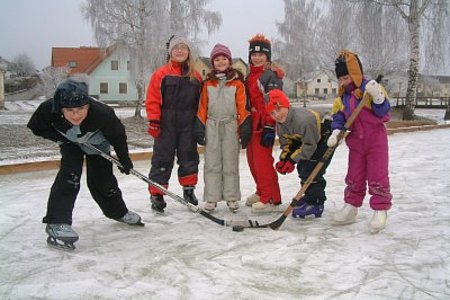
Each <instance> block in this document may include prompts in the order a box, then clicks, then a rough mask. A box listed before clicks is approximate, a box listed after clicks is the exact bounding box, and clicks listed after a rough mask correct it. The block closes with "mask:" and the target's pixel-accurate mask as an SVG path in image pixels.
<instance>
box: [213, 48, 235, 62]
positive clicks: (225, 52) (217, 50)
mask: <svg viewBox="0 0 450 300" xmlns="http://www.w3.org/2000/svg"><path fill="white" fill-rule="evenodd" d="M220 55H223V56H225V57H226V58H228V60H229V61H230V64H231V63H232V58H231V51H230V49H229V48H228V47H227V46H225V45H222V44H216V45H215V46H214V48H213V49H212V51H211V55H210V57H211V64H212V65H214V59H215V58H216V57H217V56H220Z"/></svg>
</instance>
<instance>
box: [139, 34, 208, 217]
mask: <svg viewBox="0 0 450 300" xmlns="http://www.w3.org/2000/svg"><path fill="white" fill-rule="evenodd" d="M167 46H168V47H167V48H168V49H167V50H168V55H169V57H168V62H167V64H165V65H164V66H162V67H160V68H159V69H157V70H156V71H155V73H153V75H152V77H151V79H150V83H149V86H148V90H147V98H146V100H145V105H146V110H147V118H148V120H149V129H148V133H149V134H150V135H151V136H152V137H153V138H154V140H155V142H154V144H153V156H152V166H151V169H150V174H149V178H150V179H151V180H153V181H155V182H156V183H158V184H160V185H162V186H164V187H166V188H167V187H168V185H169V179H170V175H171V173H172V168H173V163H174V158H175V155H176V156H177V163H178V164H179V168H178V181H179V183H180V185H182V186H183V197H184V199H185V200H186V201H189V202H190V203H192V204H194V205H197V204H198V200H197V198H196V197H195V194H194V187H195V185H196V184H197V180H198V178H197V175H198V164H199V156H198V152H197V143H196V141H195V140H194V137H193V124H194V119H195V116H196V114H197V109H198V103H199V98H200V91H201V81H202V79H201V76H200V74H198V72H196V71H194V62H193V58H192V54H191V50H190V47H189V42H188V41H187V40H186V39H185V38H183V37H181V36H172V37H171V38H170V40H169V43H168V44H167ZM149 191H150V194H151V197H150V199H151V202H152V209H154V210H155V211H157V212H163V211H164V208H165V207H166V202H165V201H164V198H163V193H162V192H161V191H159V190H158V189H156V188H154V187H153V186H149Z"/></svg>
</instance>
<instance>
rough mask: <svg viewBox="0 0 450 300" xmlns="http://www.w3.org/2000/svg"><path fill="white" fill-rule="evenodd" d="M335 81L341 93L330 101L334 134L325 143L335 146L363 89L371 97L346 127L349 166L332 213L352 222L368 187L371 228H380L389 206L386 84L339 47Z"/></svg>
mask: <svg viewBox="0 0 450 300" xmlns="http://www.w3.org/2000/svg"><path fill="white" fill-rule="evenodd" d="M335 67H336V68H335V70H336V77H337V78H338V80H339V85H340V88H339V97H338V98H337V99H336V100H335V101H334V103H333V122H332V124H331V129H332V130H333V133H332V135H331V137H330V138H329V140H328V146H334V145H335V144H336V142H337V135H338V134H339V132H340V131H341V130H345V128H344V124H345V122H346V120H347V119H348V118H349V117H350V115H351V113H352V112H353V111H354V109H355V108H356V107H357V106H358V104H359V102H360V101H361V100H362V98H363V96H365V94H366V93H367V94H368V95H367V96H369V97H370V102H369V103H368V104H367V105H366V107H364V108H363V109H362V110H361V112H360V113H359V115H358V117H357V118H356V119H355V121H354V122H353V124H352V126H351V127H350V128H348V130H349V131H350V133H349V134H348V135H347V137H346V139H345V141H346V144H347V146H348V148H349V157H348V171H347V176H346V178H345V183H346V188H345V191H344V201H345V204H344V207H343V208H342V209H341V210H340V211H338V212H337V213H336V214H335V215H334V216H333V221H334V222H335V224H338V225H343V224H350V223H353V222H355V221H356V215H357V212H358V208H359V207H361V206H362V204H363V200H364V197H365V195H366V186H368V187H369V194H370V195H371V198H370V202H369V204H370V207H371V208H372V209H373V210H374V214H373V216H372V219H371V220H370V223H369V227H370V230H371V231H372V232H378V231H379V230H381V229H383V228H384V227H385V226H386V218H387V210H389V209H390V208H391V200H392V194H391V193H390V186H389V174H388V173H389V171H388V161H389V156H388V140H387V131H386V126H385V123H386V122H387V121H389V119H390V109H391V107H390V104H389V101H388V100H387V94H386V92H385V90H384V88H383V87H382V86H381V85H379V84H378V83H377V82H376V81H375V80H370V81H369V80H367V79H366V78H365V77H364V75H363V70H362V65H361V62H360V60H359V58H358V56H357V55H356V54H354V53H352V52H349V51H346V50H344V51H342V52H341V53H340V54H339V56H338V58H337V59H336V62H335Z"/></svg>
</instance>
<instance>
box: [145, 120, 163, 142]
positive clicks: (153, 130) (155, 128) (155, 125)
mask: <svg viewBox="0 0 450 300" xmlns="http://www.w3.org/2000/svg"><path fill="white" fill-rule="evenodd" d="M147 132H148V134H150V135H151V136H152V137H154V138H155V139H156V138H158V137H159V135H160V134H161V126H160V123H159V121H158V120H150V121H149V123H148V130H147Z"/></svg>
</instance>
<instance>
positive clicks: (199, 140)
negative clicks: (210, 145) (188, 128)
mask: <svg viewBox="0 0 450 300" xmlns="http://www.w3.org/2000/svg"><path fill="white" fill-rule="evenodd" d="M194 138H195V141H196V142H197V143H198V144H199V145H202V146H205V145H206V138H205V134H204V133H198V132H197V133H196V134H195V136H194Z"/></svg>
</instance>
